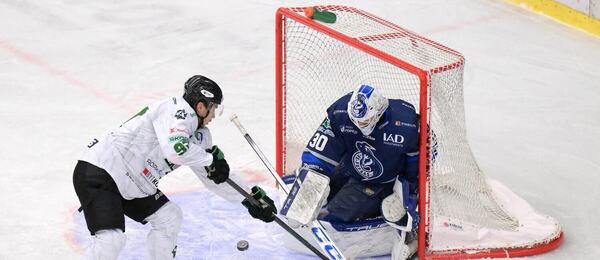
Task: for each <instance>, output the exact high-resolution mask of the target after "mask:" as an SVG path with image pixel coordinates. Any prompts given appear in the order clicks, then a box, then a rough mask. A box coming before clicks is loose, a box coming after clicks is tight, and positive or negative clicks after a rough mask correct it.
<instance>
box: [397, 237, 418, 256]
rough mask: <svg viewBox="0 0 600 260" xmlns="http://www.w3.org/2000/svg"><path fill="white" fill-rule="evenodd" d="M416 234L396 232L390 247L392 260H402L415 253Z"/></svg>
mask: <svg viewBox="0 0 600 260" xmlns="http://www.w3.org/2000/svg"><path fill="white" fill-rule="evenodd" d="M417 242H418V240H417V239H416V233H412V232H408V233H407V232H404V231H400V230H398V232H397V233H396V236H395V239H394V246H393V247H392V260H404V259H408V258H410V257H412V255H414V254H415V253H416V252H417Z"/></svg>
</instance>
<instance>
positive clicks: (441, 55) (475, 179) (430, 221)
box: [275, 5, 563, 259]
mask: <svg viewBox="0 0 600 260" xmlns="http://www.w3.org/2000/svg"><path fill="white" fill-rule="evenodd" d="M316 8H318V9H319V10H326V11H330V12H333V13H335V14H336V17H337V20H336V21H335V22H334V23H323V22H320V21H316V20H312V19H310V18H307V17H306V16H305V15H304V14H303V10H304V8H279V9H278V10H277V13H276V55H275V58H276V64H275V65H276V68H275V70H276V79H275V80H276V91H275V92H276V93H275V95H276V169H277V172H278V173H279V174H283V173H286V172H291V171H293V169H294V168H296V167H298V166H299V163H300V154H301V152H302V150H303V149H304V146H305V145H306V143H307V141H308V140H309V138H311V136H312V134H313V133H314V131H315V130H316V127H317V126H318V125H319V123H320V122H321V121H322V120H323V119H324V118H325V116H326V114H325V110H326V109H327V107H328V106H329V105H330V104H331V103H332V102H333V101H335V100H337V99H338V98H339V97H341V96H342V95H344V94H346V93H349V92H350V91H352V89H354V88H355V87H357V86H359V85H360V84H370V85H372V86H375V87H377V88H378V89H380V90H381V92H382V93H383V94H384V95H385V96H386V97H388V98H400V99H403V100H406V101H408V102H410V103H412V104H413V105H415V107H416V109H417V111H418V112H419V114H420V126H419V128H420V129H421V131H420V134H419V142H420V155H419V156H420V157H419V215H420V219H421V221H420V223H419V235H418V239H419V241H418V255H419V258H420V259H436V258H444V259H449V258H461V259H462V258H484V257H520V256H527V255H534V254H540V253H543V252H546V251H549V250H552V249H554V248H556V247H558V246H559V245H560V243H561V241H562V238H563V233H562V229H561V227H560V225H559V224H558V222H556V221H555V220H554V219H553V218H551V217H548V216H545V215H542V214H539V213H537V212H535V210H533V209H531V208H530V207H529V205H528V204H527V203H526V202H525V201H523V200H522V199H520V198H519V197H518V196H516V195H514V194H513V193H511V192H510V190H508V189H506V188H505V187H504V186H502V185H501V184H499V183H497V182H494V181H491V180H487V179H486V178H485V176H484V174H483V173H482V172H481V170H480V169H479V166H478V165H477V163H476V161H475V158H474V157H473V155H472V153H471V150H470V147H469V145H468V142H467V138H466V128H465V119H464V105H463V86H462V84H463V81H462V77H463V66H464V58H463V56H462V55H461V54H460V53H459V52H457V51H455V50H452V49H450V48H447V47H445V46H443V45H441V44H439V43H436V42H434V41H431V40H428V39H426V38H424V37H421V36H419V35H417V34H415V33H413V32H410V31H408V30H405V29H403V28H401V27H400V26H397V25H395V24H393V23H391V22H388V21H386V20H383V19H381V18H379V17H377V16H375V15H372V14H370V13H367V12H365V11H362V10H359V9H356V8H352V7H345V6H330V5H327V6H317V7H316ZM401 123H402V122H396V124H401Z"/></svg>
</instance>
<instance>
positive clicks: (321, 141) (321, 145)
mask: <svg viewBox="0 0 600 260" xmlns="http://www.w3.org/2000/svg"><path fill="white" fill-rule="evenodd" d="M327 140H328V137H327V136H326V135H323V134H321V133H315V136H313V138H312V139H311V140H310V142H309V143H308V146H310V147H311V148H314V149H315V150H317V151H323V149H325V145H326V144H327Z"/></svg>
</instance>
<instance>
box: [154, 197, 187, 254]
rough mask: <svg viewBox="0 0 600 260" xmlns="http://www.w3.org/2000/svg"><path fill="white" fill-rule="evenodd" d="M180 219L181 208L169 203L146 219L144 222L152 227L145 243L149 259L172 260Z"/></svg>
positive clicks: (181, 214) (181, 216)
mask: <svg viewBox="0 0 600 260" xmlns="http://www.w3.org/2000/svg"><path fill="white" fill-rule="evenodd" d="M182 219H183V212H182V211H181V208H180V207H179V206H177V204H175V203H173V202H170V201H169V202H167V203H166V204H165V205H163V206H162V207H161V208H160V209H158V210H157V211H156V212H155V213H154V214H152V215H150V216H149V217H147V218H146V221H148V222H149V223H150V225H151V226H152V229H151V230H150V232H149V233H148V237H147V243H146V244H147V247H148V254H149V255H150V257H149V258H150V259H173V258H174V257H175V252H176V249H177V245H176V244H177V234H179V230H180V229H181V221H182Z"/></svg>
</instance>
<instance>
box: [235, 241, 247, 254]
mask: <svg viewBox="0 0 600 260" xmlns="http://www.w3.org/2000/svg"><path fill="white" fill-rule="evenodd" d="M248 246H250V244H248V241H246V240H240V241H238V242H237V249H238V250H240V251H246V250H247V249H248Z"/></svg>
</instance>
